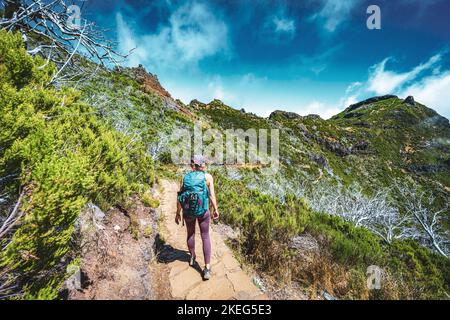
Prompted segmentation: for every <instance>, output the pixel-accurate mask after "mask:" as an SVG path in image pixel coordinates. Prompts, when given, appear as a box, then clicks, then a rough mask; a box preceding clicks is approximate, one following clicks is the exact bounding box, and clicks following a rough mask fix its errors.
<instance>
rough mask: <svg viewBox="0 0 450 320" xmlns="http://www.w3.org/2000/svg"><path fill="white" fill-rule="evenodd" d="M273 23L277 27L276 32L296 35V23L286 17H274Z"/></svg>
mask: <svg viewBox="0 0 450 320" xmlns="http://www.w3.org/2000/svg"><path fill="white" fill-rule="evenodd" d="M272 22H273V24H274V27H275V32H278V33H288V34H291V35H294V34H295V21H294V20H292V19H287V18H284V17H281V18H280V17H274V18H273V19H272Z"/></svg>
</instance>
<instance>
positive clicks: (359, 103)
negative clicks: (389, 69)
mask: <svg viewBox="0 0 450 320" xmlns="http://www.w3.org/2000/svg"><path fill="white" fill-rule="evenodd" d="M392 98H397V99H398V96H395V95H390V94H388V95H384V96H379V97H373V98H370V99H366V100H364V101H361V102H358V103H355V104H352V105H350V106H349V107H348V108H347V109H345V111H344V112H346V113H348V112H351V111H353V110H356V109H358V108H360V107H362V106H366V105H369V104H372V103H375V102H379V101H383V100H388V99H392Z"/></svg>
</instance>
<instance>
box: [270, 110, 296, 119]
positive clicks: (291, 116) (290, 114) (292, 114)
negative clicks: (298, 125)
mask: <svg viewBox="0 0 450 320" xmlns="http://www.w3.org/2000/svg"><path fill="white" fill-rule="evenodd" d="M276 116H282V117H284V118H286V119H289V120H293V119H302V116H301V115H299V114H297V113H295V112H287V111H281V110H276V111H274V112H272V113H271V114H270V116H269V119H270V120H272V119H273V118H275V117H276Z"/></svg>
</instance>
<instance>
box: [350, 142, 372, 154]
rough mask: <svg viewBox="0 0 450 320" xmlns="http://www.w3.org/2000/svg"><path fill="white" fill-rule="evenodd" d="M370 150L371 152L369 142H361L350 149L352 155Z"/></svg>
mask: <svg viewBox="0 0 450 320" xmlns="http://www.w3.org/2000/svg"><path fill="white" fill-rule="evenodd" d="M368 150H369V142H367V141H359V142H357V143H355V144H354V145H353V146H352V147H351V148H350V152H351V153H361V152H365V151H368Z"/></svg>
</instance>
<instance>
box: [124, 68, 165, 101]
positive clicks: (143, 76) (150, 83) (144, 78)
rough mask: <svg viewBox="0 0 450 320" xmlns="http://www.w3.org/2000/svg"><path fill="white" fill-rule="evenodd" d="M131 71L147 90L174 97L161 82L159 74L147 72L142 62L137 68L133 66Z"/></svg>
mask: <svg viewBox="0 0 450 320" xmlns="http://www.w3.org/2000/svg"><path fill="white" fill-rule="evenodd" d="M131 71H132V74H133V77H134V78H135V79H136V81H137V82H138V83H140V84H142V87H143V89H144V91H145V92H147V93H149V92H152V93H156V94H158V95H160V96H163V97H166V98H172V97H171V95H170V93H169V92H167V90H166V89H164V88H163V87H162V86H161V84H160V83H159V80H158V76H157V75H155V74H152V73H150V72H147V70H145V68H144V66H143V65H142V64H140V65H139V66H138V67H136V68H131Z"/></svg>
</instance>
